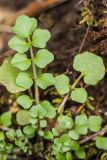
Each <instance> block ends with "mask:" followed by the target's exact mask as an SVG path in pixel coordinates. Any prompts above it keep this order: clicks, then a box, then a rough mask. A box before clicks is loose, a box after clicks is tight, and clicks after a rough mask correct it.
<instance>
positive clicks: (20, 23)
mask: <svg viewBox="0 0 107 160" xmlns="http://www.w3.org/2000/svg"><path fill="white" fill-rule="evenodd" d="M36 27H37V20H36V19H35V18H29V17H27V16H25V15H22V16H19V17H18V18H17V20H16V23H15V26H14V27H13V28H12V31H13V32H14V33H16V34H17V35H19V36H20V37H23V38H28V37H30V36H31V34H32V33H33V31H34V30H35V29H36Z"/></svg>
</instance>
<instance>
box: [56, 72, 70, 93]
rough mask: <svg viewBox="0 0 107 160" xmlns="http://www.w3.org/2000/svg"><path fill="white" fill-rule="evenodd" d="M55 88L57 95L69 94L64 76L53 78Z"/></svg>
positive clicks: (67, 81) (67, 82)
mask: <svg viewBox="0 0 107 160" xmlns="http://www.w3.org/2000/svg"><path fill="white" fill-rule="evenodd" d="M55 87H56V89H57V91H58V92H59V94H66V93H68V92H69V89H70V87H69V78H68V77H67V76H65V75H64V74H61V75H58V76H56V77H55Z"/></svg>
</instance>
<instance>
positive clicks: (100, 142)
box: [96, 136, 107, 150]
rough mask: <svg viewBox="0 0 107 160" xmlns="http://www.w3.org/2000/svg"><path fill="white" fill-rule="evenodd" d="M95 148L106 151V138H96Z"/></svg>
mask: <svg viewBox="0 0 107 160" xmlns="http://www.w3.org/2000/svg"><path fill="white" fill-rule="evenodd" d="M96 147H97V148H99V149H104V150H107V137H101V136H98V137H97V138H96Z"/></svg>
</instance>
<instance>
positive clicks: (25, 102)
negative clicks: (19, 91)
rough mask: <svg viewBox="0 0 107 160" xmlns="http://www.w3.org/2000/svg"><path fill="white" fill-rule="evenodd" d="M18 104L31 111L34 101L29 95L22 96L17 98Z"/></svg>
mask: <svg viewBox="0 0 107 160" xmlns="http://www.w3.org/2000/svg"><path fill="white" fill-rule="evenodd" d="M17 103H18V104H19V105H21V106H22V107H23V108H24V109H29V108H30V107H31V106H32V103H33V102H32V99H31V98H30V97H29V96H27V95H22V96H20V97H18V98H17Z"/></svg>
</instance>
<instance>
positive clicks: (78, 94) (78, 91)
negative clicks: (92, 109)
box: [71, 88, 87, 103]
mask: <svg viewBox="0 0 107 160" xmlns="http://www.w3.org/2000/svg"><path fill="white" fill-rule="evenodd" d="M71 99H72V100H73V101H75V102H78V103H85V102H86V100H87V92H86V90H85V89H84V88H75V89H74V90H73V91H72V92H71Z"/></svg>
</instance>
